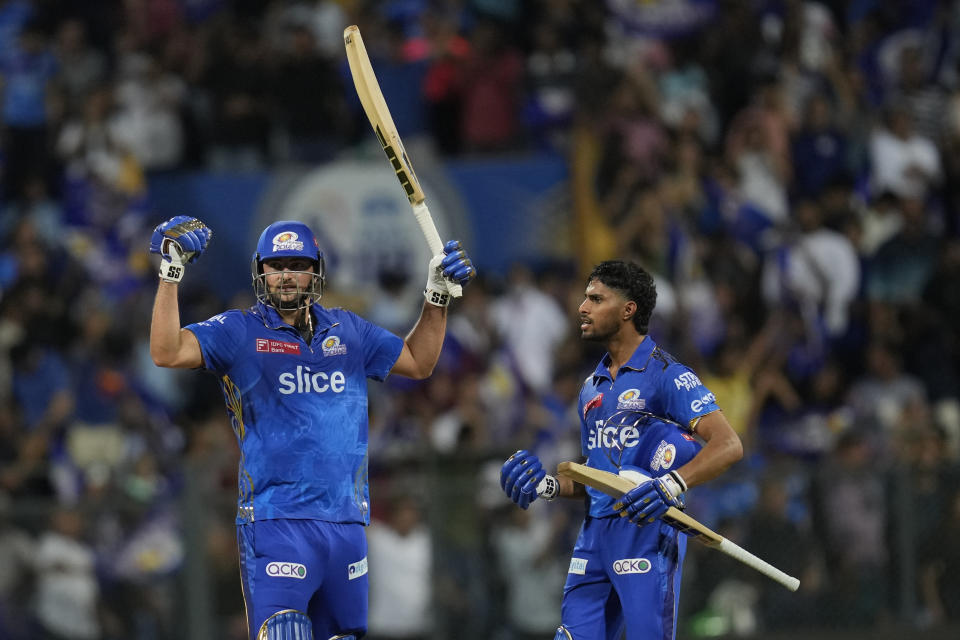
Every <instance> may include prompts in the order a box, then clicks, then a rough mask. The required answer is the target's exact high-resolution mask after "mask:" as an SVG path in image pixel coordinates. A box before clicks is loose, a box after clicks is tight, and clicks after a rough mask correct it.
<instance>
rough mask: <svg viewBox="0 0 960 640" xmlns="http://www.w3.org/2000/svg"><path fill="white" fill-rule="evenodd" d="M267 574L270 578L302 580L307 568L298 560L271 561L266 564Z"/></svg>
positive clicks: (305, 575)
mask: <svg viewBox="0 0 960 640" xmlns="http://www.w3.org/2000/svg"><path fill="white" fill-rule="evenodd" d="M267 575H268V576H270V577H271V578H296V579H297V580H303V579H304V578H306V577H307V568H306V567H305V566H303V565H302V564H300V563H299V562H271V563H270V564H268V565H267Z"/></svg>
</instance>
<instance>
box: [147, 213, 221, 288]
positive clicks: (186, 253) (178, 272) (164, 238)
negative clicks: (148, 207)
mask: <svg viewBox="0 0 960 640" xmlns="http://www.w3.org/2000/svg"><path fill="white" fill-rule="evenodd" d="M212 235H213V232H212V231H211V230H210V228H209V227H207V225H205V224H203V222H201V221H200V220H198V219H196V218H191V217H190V216H175V217H173V218H170V219H169V220H167V221H166V222H164V223H162V224H159V225H157V227H156V228H155V229H154V230H153V235H152V236H151V238H150V253H158V254H160V256H161V258H162V260H161V263H160V278H161V279H163V280H166V281H168V282H180V280H181V279H182V278H183V273H184V266H183V265H184V262H196V261H197V259H198V258H199V257H200V254H202V253H203V251H204V250H205V249H206V248H207V243H208V242H209V241H210V238H211V236H212Z"/></svg>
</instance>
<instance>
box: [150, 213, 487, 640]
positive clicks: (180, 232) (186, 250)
mask: <svg viewBox="0 0 960 640" xmlns="http://www.w3.org/2000/svg"><path fill="white" fill-rule="evenodd" d="M210 235H211V232H210V229H209V228H207V227H206V226H205V225H204V224H203V223H202V222H200V221H199V220H197V219H195V218H190V217H187V216H177V217H175V218H172V219H171V220H168V221H167V222H164V223H163V224H161V225H159V226H157V228H156V229H155V230H154V232H153V237H152V238H151V242H150V252H151V253H158V254H160V256H161V267H160V283H159V285H158V289H157V295H156V300H155V303H154V308H153V317H152V320H151V325H150V353H151V356H152V357H153V361H154V362H155V363H156V364H157V365H159V366H161V367H180V368H200V367H203V368H204V369H206V370H208V371H211V372H213V373H214V374H216V375H217V376H218V377H219V378H220V386H221V389H222V391H223V396H224V399H225V401H226V407H227V413H228V415H229V417H230V422H231V425H232V426H233V429H234V431H235V432H236V436H237V440H238V442H239V445H240V469H239V474H238V476H239V500H238V510H237V520H236V524H237V538H238V545H239V550H240V565H241V580H242V585H243V593H244V600H245V602H246V607H247V623H248V631H249V634H250V638H251V640H254V639H256V640H293V639H296V640H309V639H311V638H316V639H317V640H327V639H328V638H329V639H332V638H344V639H346V638H352V639H355V640H356V639H359V638H362V637H363V635H364V634H365V633H366V625H367V594H368V579H367V544H366V537H365V532H364V526H365V525H368V524H369V523H370V495H369V486H368V480H367V429H368V415H367V378H372V379H374V380H383V379H384V378H386V377H387V375H388V374H390V373H396V374H398V375H401V376H406V377H409V378H415V379H422V378H426V377H427V376H429V375H430V374H431V373H432V371H433V368H434V366H435V365H436V362H437V359H438V357H439V355H440V349H441V347H442V345H443V339H444V334H445V331H446V322H447V309H446V307H447V304H448V303H449V301H450V295H451V287H453V286H454V285H455V284H459V285H466V284H467V283H468V282H470V280H471V279H472V278H473V277H474V276H475V274H476V271H475V269H474V268H473V264H472V262H471V260H470V258H469V257H468V256H467V254H466V252H465V251H464V250H463V249H462V248H461V247H460V243H459V242H456V241H450V242H448V243H447V244H446V246H445V247H444V249H443V253H442V254H438V255H436V256H434V257H433V258H432V259H431V261H430V264H429V269H428V272H429V275H428V278H427V285H426V288H425V290H424V296H425V297H426V301H425V302H424V304H423V309H422V311H421V314H420V318H419V320H418V321H417V323H416V325H415V326H414V327H413V329H412V330H411V331H410V333H409V334H408V335H407V336H406V338H403V339H401V338H399V337H398V336H395V335H394V334H392V333H390V332H388V331H386V330H385V329H382V328H380V327H378V326H376V325H374V324H372V323H370V322H368V321H366V320H364V319H363V318H361V317H360V316H358V315H356V314H355V313H353V312H350V311H347V310H344V309H339V308H335V309H333V308H331V309H327V308H325V307H323V306H321V305H320V299H321V296H322V295H323V286H324V277H325V267H324V258H323V253H322V252H321V251H320V249H319V247H318V245H317V241H316V238H315V236H314V234H313V232H312V231H311V230H310V229H309V228H308V227H307V226H306V225H305V224H303V223H301V222H295V221H279V222H274V223H273V224H271V225H269V226H268V227H267V228H266V229H264V231H263V233H262V234H261V235H260V239H259V241H258V242H257V248H256V251H255V252H254V254H253V259H252V261H251V270H252V277H253V288H254V291H255V293H256V298H257V303H256V305H255V306H253V307H251V308H249V309H244V310H239V309H233V310H230V311H225V312H223V313H220V314H217V315H215V316H213V317H212V318H210V319H208V320H205V321H203V322H197V323H194V324H190V325H188V326H186V327H183V328H181V326H180V313H179V309H178V301H177V283H178V282H180V280H181V279H182V278H183V274H184V270H185V268H186V266H187V265H188V264H190V263H192V262H194V261H196V260H197V258H198V257H199V256H200V255H201V254H202V253H203V251H204V249H205V248H206V246H207V243H208V241H209V239H210Z"/></svg>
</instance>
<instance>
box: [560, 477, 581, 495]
mask: <svg viewBox="0 0 960 640" xmlns="http://www.w3.org/2000/svg"><path fill="white" fill-rule="evenodd" d="M557 483H558V484H559V485H560V493H559V494H557V496H558V497H560V498H580V499H582V498H584V497H586V495H587V490H586V488H585V487H584V486H583V485H582V484H580V483H579V482H574V481H573V480H571V479H570V478H564V477H563V476H560V477H558V478H557Z"/></svg>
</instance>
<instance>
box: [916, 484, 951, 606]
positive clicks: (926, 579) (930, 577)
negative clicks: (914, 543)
mask: <svg viewBox="0 0 960 640" xmlns="http://www.w3.org/2000/svg"><path fill="white" fill-rule="evenodd" d="M920 560H921V571H920V580H921V590H920V594H921V597H922V598H923V606H924V610H925V613H926V614H927V615H928V616H929V620H930V622H931V623H933V624H937V625H940V624H946V623H955V622H957V621H958V620H960V491H956V490H955V491H954V492H953V494H952V495H951V498H950V500H949V502H948V504H947V508H946V510H945V511H944V512H943V513H942V514H941V518H940V522H939V523H938V524H937V528H936V530H935V531H934V532H933V534H932V535H930V536H929V537H928V538H926V539H925V540H924V544H923V549H922V552H921V557H920Z"/></svg>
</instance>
